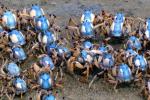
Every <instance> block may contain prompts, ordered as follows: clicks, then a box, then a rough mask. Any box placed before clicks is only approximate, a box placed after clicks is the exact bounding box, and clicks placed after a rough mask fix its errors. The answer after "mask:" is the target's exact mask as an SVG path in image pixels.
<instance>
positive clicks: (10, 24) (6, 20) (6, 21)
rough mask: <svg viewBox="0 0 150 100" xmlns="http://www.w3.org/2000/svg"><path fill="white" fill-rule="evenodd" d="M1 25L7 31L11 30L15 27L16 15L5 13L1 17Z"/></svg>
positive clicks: (9, 12)
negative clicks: (7, 29)
mask: <svg viewBox="0 0 150 100" xmlns="http://www.w3.org/2000/svg"><path fill="white" fill-rule="evenodd" d="M2 23H3V25H4V26H5V27H7V28H9V29H13V28H15V27H16V24H17V21H16V15H15V14H13V13H12V12H11V11H5V12H4V13H3V16H2Z"/></svg>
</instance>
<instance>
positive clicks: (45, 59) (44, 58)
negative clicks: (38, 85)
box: [39, 54, 55, 70]
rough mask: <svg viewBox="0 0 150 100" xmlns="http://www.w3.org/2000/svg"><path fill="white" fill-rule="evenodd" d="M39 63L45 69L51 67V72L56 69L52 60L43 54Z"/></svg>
mask: <svg viewBox="0 0 150 100" xmlns="http://www.w3.org/2000/svg"><path fill="white" fill-rule="evenodd" d="M39 63H40V65H41V66H43V67H46V66H50V70H54V68H55V66H54V63H53V61H52V59H51V58H50V57H49V56H48V55H46V54H42V55H40V56H39Z"/></svg>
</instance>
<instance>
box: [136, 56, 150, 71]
mask: <svg viewBox="0 0 150 100" xmlns="http://www.w3.org/2000/svg"><path fill="white" fill-rule="evenodd" d="M133 63H134V65H135V66H136V67H137V68H139V69H140V70H142V71H145V70H146V69H147V67H148V66H147V61H146V59H145V58H144V56H142V55H136V56H135V57H134V58H133Z"/></svg>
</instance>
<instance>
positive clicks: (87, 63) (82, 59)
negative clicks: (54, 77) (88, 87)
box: [67, 48, 93, 81]
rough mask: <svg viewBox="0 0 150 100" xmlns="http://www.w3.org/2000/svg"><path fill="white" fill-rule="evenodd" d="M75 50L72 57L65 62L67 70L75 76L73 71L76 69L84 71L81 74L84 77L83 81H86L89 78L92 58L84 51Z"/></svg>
mask: <svg viewBox="0 0 150 100" xmlns="http://www.w3.org/2000/svg"><path fill="white" fill-rule="evenodd" d="M75 50H76V51H75V52H74V54H73V56H72V57H70V58H69V59H68V61H67V70H68V71H69V73H71V74H73V75H75V74H74V71H75V69H76V68H79V69H81V70H84V72H83V73H82V74H84V75H86V80H85V81H87V80H88V78H89V73H90V69H92V62H93V58H92V56H91V55H90V54H89V53H88V52H87V51H86V50H81V52H80V51H79V49H77V48H76V49H75ZM81 81H82V80H81ZM83 81H84V80H83Z"/></svg>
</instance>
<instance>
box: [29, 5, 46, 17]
mask: <svg viewBox="0 0 150 100" xmlns="http://www.w3.org/2000/svg"><path fill="white" fill-rule="evenodd" d="M29 15H30V17H32V18H38V17H40V16H43V15H45V14H44V11H43V9H42V8H41V7H40V6H39V5H37V4H34V5H32V7H31V8H30V10H29Z"/></svg>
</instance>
